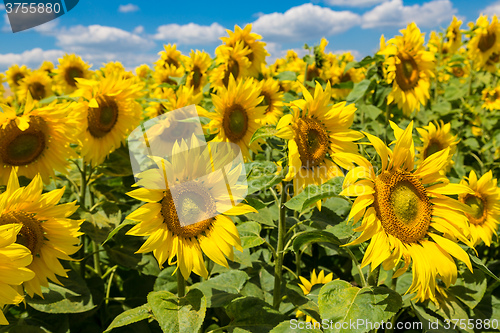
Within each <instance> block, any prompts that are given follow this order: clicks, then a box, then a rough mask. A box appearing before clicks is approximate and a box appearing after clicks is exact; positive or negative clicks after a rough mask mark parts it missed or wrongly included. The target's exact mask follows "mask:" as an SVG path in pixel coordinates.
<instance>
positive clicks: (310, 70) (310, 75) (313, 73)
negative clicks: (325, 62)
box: [306, 66, 319, 81]
mask: <svg viewBox="0 0 500 333" xmlns="http://www.w3.org/2000/svg"><path fill="white" fill-rule="evenodd" d="M315 77H319V69H318V68H316V66H307V75H306V81H312V80H313V79H314V78H315Z"/></svg>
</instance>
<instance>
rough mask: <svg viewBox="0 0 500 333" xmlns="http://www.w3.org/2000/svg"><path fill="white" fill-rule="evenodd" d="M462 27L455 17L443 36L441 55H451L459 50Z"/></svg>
mask: <svg viewBox="0 0 500 333" xmlns="http://www.w3.org/2000/svg"><path fill="white" fill-rule="evenodd" d="M461 26H462V21H459V20H458V19H457V18H456V17H455V16H453V20H452V21H451V23H450V26H449V27H448V29H446V35H445V36H444V38H445V39H444V43H443V53H444V54H446V55H452V54H454V53H455V52H457V50H458V49H459V48H460V46H461V45H462V31H461V30H460V27H461Z"/></svg>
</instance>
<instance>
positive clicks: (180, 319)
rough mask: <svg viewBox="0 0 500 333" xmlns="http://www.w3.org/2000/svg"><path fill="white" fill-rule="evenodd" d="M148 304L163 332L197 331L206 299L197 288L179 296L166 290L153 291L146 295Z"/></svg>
mask: <svg viewBox="0 0 500 333" xmlns="http://www.w3.org/2000/svg"><path fill="white" fill-rule="evenodd" d="M148 304H149V305H150V306H151V310H152V311H153V314H154V316H155V318H156V320H157V321H158V323H159V324H160V327H161V329H162V330H163V332H165V333H167V332H172V333H178V332H186V333H190V332H193V333H197V332H198V331H199V330H200V328H201V325H202V324H203V320H204V319H205V312H206V310H207V299H206V297H205V295H203V293H202V292H201V291H200V290H198V289H192V290H190V291H189V292H188V293H187V294H186V296H184V297H181V298H178V297H177V296H176V295H174V294H172V293H170V292H168V291H153V292H151V293H149V295H148Z"/></svg>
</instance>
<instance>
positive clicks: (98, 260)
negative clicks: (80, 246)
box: [92, 240, 102, 276]
mask: <svg viewBox="0 0 500 333" xmlns="http://www.w3.org/2000/svg"><path fill="white" fill-rule="evenodd" d="M92 250H93V251H94V254H93V257H94V269H95V271H96V272H97V275H99V276H102V270H101V258H100V255H99V244H97V242H96V241H94V240H92Z"/></svg>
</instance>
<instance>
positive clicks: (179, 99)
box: [146, 85, 203, 119]
mask: <svg viewBox="0 0 500 333" xmlns="http://www.w3.org/2000/svg"><path fill="white" fill-rule="evenodd" d="M154 96H155V97H157V98H159V99H164V100H165V101H162V102H151V103H150V105H151V106H150V107H148V108H147V109H146V115H147V117H148V118H150V119H152V118H154V117H157V116H159V115H162V114H164V113H165V112H168V111H172V110H176V109H179V108H182V107H184V106H188V105H191V104H195V105H198V104H200V102H201V100H202V98H203V93H202V92H201V91H200V92H198V93H194V90H193V87H187V86H184V85H183V86H180V87H179V89H177V91H174V90H173V89H171V88H167V89H163V91H162V92H161V93H160V94H155V95H154Z"/></svg>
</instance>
